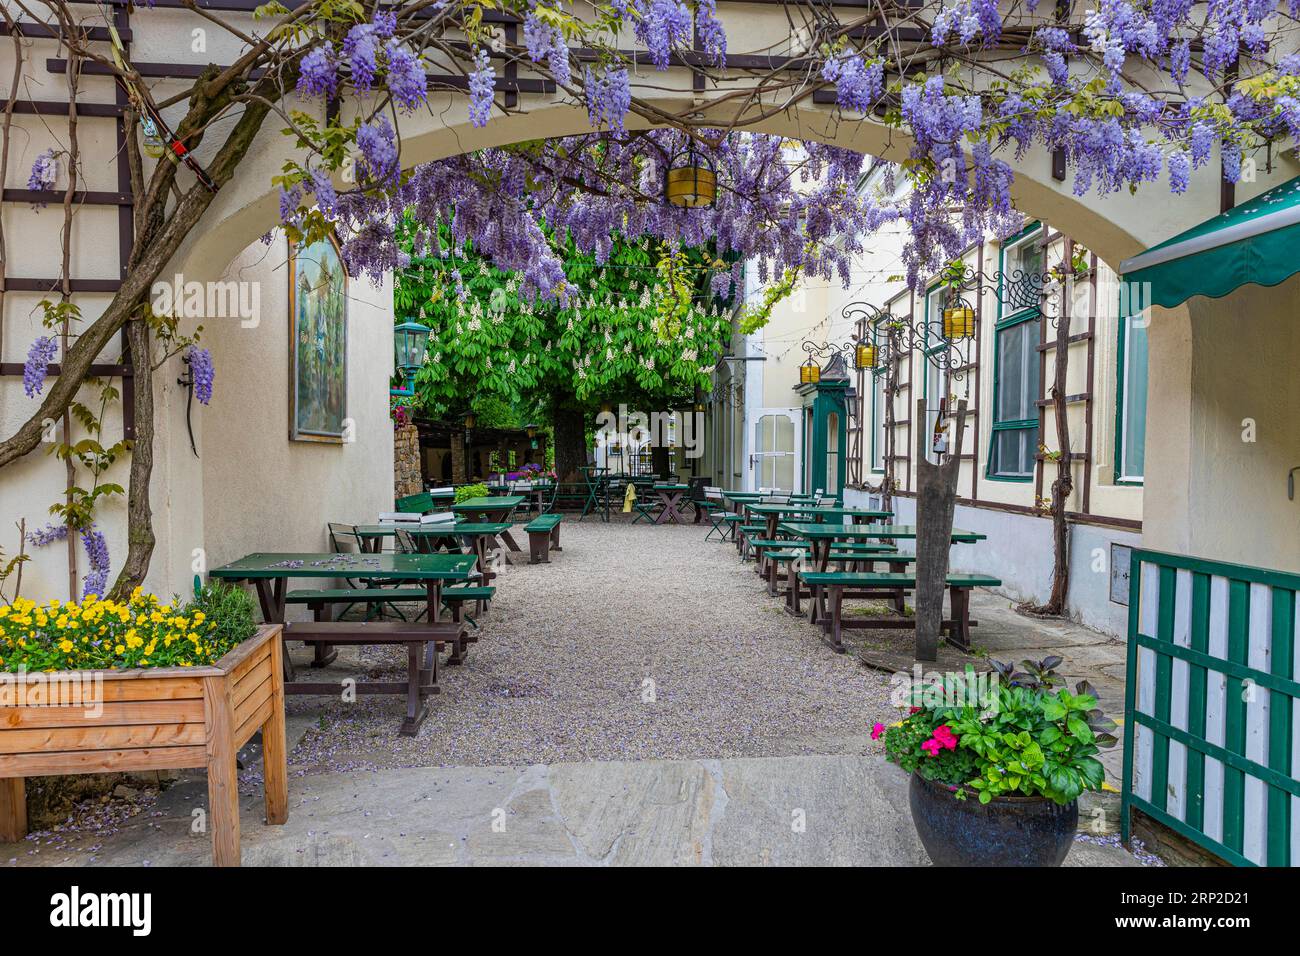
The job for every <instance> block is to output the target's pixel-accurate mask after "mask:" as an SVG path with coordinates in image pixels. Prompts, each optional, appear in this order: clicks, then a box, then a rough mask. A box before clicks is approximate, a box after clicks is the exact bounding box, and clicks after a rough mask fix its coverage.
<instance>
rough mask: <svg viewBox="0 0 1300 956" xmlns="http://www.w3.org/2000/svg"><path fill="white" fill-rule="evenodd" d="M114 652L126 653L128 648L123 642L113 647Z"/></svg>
mask: <svg viewBox="0 0 1300 956" xmlns="http://www.w3.org/2000/svg"><path fill="white" fill-rule="evenodd" d="M113 653H114V654H125V653H126V648H125V647H123V646H122V645H121V644H118V645H117V646H116V647H115V648H113Z"/></svg>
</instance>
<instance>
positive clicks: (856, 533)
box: [779, 521, 988, 624]
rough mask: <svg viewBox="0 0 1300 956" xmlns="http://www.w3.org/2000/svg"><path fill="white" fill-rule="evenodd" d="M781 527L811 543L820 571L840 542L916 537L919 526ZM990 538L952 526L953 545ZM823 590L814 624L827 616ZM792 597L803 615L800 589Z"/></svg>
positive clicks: (815, 599)
mask: <svg viewBox="0 0 1300 956" xmlns="http://www.w3.org/2000/svg"><path fill="white" fill-rule="evenodd" d="M779 527H780V529H781V530H782V531H784V532H786V533H787V534H789V535H792V536H794V537H797V538H803V539H804V540H806V541H807V542H808V544H809V547H810V549H811V551H812V562H811V564H812V570H813V571H817V572H824V571H825V570H826V566H827V564H829V563H830V553H831V549H832V547H833V546H834V544H835V542H836V541H866V540H869V539H872V538H876V539H880V540H885V541H905V540H910V539H915V538H916V525H911V524H886V525H875V524H870V525H859V524H830V523H827V522H823V523H811V522H806V521H783V522H781V523H780V525H779ZM987 537H988V535H985V534H980V533H979V532H977V531H962V530H961V529H960V528H953V529H952V542H953V544H973V543H975V542H976V541H983V540H984V539H985V538H987ZM822 592H823V589H822V588H820V587H816V588H814V589H813V595H812V610H811V616H810V618H809V620H810V621H811V622H812V623H814V624H816V623H819V622H820V621H822V620H823V619H824V618H825V605H824V602H823V598H824V594H823V593H822ZM892 595H893V596H894V597H895V599H896V602H897V604H898V607H899V609H900V610H901V609H902V592H901V590H899V589H894V591H893V592H892ZM866 596H876V595H866ZM792 598H793V599H792V602H791V608H792V613H794V614H799V613H800V610H799V593H798V590H797V589H796V591H795V593H794V594H793V596H792Z"/></svg>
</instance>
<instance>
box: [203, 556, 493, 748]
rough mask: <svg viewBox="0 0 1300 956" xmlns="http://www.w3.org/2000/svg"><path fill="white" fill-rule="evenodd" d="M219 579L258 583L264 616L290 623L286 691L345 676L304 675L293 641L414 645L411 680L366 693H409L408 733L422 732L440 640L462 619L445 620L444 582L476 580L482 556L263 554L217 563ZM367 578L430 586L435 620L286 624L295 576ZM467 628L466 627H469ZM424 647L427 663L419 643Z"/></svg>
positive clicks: (327, 690)
mask: <svg viewBox="0 0 1300 956" xmlns="http://www.w3.org/2000/svg"><path fill="white" fill-rule="evenodd" d="M209 574H210V576H211V577H213V578H221V579H224V580H227V581H251V582H252V583H253V585H254V587H255V588H256V589H257V598H258V601H259V603H260V604H261V606H262V619H263V620H264V621H265V622H266V623H268V624H283V625H284V642H283V643H282V647H283V648H284V676H285V684H284V691H285V693H286V694H327V695H334V694H337V693H338V692H339V686H340V685H339V684H338V682H324V683H321V682H311V681H299V680H297V679H296V675H295V673H294V668H293V663H292V661H290V659H289V652H288V641H291V640H294V639H295V634H297V635H301V636H298V637H297V638H296V639H297V640H308V639H310V642H312V643H321V642H323V643H333V644H383V645H388V644H394V643H402V644H406V646H407V678H406V680H405V681H362V682H358V683H357V684H356V692H357V693H359V694H405V695H406V720H405V721H403V723H402V727H401V732H402V733H403V734H407V735H411V734H414V733H415V732H416V731H417V730H418V729H419V727H420V724H421V723H423V722H424V718H425V717H427V716H428V704H427V701H426V698H427V697H429V696H431V695H433V694H436V693H438V692H439V688H438V654H437V643H436V642H437V640H439V639H442V638H444V637H445V636H446V635H448V633H449V631H450V630H452V629H456V628H457V627H458V625H454V624H450V623H448V622H444V621H442V620H440V616H441V608H442V585H443V583H444V582H447V581H468V580H469V579H470V578H471V577H472V576H473V574H474V558H473V556H471V555H467V554H329V553H326V554H312V553H304V554H284V553H267V552H258V553H255V554H249V555H245V556H244V557H242V558H240V559H239V560H238V561H234V562H231V563H230V564H227V565H223V566H222V567H219V568H214V569H213V570H212V571H211V572H209ZM340 577H343V578H348V577H353V578H364V579H366V580H367V581H371V582H373V581H392V582H394V583H397V582H410V581H418V582H421V583H423V584H424V587H425V601H426V607H427V620H426V621H423V622H420V621H402V622H400V623H399V622H393V621H382V622H375V621H328V620H326V621H308V622H303V623H292V624H291V623H286V622H285V619H284V605H285V597H286V594H287V586H288V582H289V579H290V578H340ZM462 629H463V628H462ZM421 645H423V646H424V649H425V652H424V660H423V663H421V660H420V653H419V648H420V646H421Z"/></svg>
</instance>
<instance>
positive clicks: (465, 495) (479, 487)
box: [456, 482, 488, 504]
mask: <svg viewBox="0 0 1300 956" xmlns="http://www.w3.org/2000/svg"><path fill="white" fill-rule="evenodd" d="M487 495H488V486H487V485H485V484H484V483H483V482H479V483H478V484H476V485H461V486H460V487H459V488H457V489H456V504H460V503H461V502H462V501H468V500H469V499H470V498H486V497H487Z"/></svg>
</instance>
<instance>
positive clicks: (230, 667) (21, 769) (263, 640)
mask: <svg viewBox="0 0 1300 956" xmlns="http://www.w3.org/2000/svg"><path fill="white" fill-rule="evenodd" d="M280 632H281V626H280V625H279V624H264V625H262V626H260V627H259V628H258V629H257V633H256V634H255V635H253V636H252V637H250V638H249V639H248V640H246V641H244V642H243V643H242V644H240V645H239V646H238V647H236V648H234V649H233V650H231V651H230V652H229V653H228V654H226V655H225V656H224V657H222V658H221V660H219V661H217V662H216V663H215V664H212V665H210V666H207V667H157V668H142V669H137V670H122V671H114V670H101V671H78V672H75V673H74V674H72V675H70V676H72V677H73V678H74V679H76V680H78V681H80V686H81V687H82V688H85V687H93V688H95V689H94V690H93V691H91V692H90V693H89V694H88V695H84V696H89V697H90V698H91V699H92V700H93V705H92V704H87V703H78V704H76V705H74V706H67V705H66V703H65V704H64V705H63V706H52V705H51V704H52V703H54V704H58V703H59V702H58V701H54V702H51V701H49V700H48V697H49V696H50V692H49V684H48V679H49V678H50V677H57V676H61V675H44V674H42V675H28V676H26V677H25V678H23V680H22V681H21V682H20V681H19V680H18V679H17V675H8V676H10V677H13V678H14V679H13V680H10V681H8V682H0V843H5V842H13V841H17V840H21V839H22V838H23V837H24V836H25V835H26V833H27V806H26V798H25V795H24V788H23V778H24V777H36V776H47V775H53V774H71V773H113V772H120V771H131V770H175V769H180V768H187V767H205V768H206V769H207V771H208V827H209V829H210V830H211V832H212V859H213V862H214V863H215V864H216V865H217V866H238V865H239V787H238V777H237V773H236V766H235V754H236V753H237V752H238V751H239V748H240V747H242V746H243V745H244V744H246V743H247V742H248V740H249V738H250V737H252V736H253V734H254V733H256V732H257V731H258V730H261V731H262V749H263V760H264V764H265V767H264V789H265V792H266V822H267V823H284V822H285V820H287V819H288V816H289V792H288V790H289V788H288V772H287V767H286V762H285V761H286V757H287V754H286V753H285V736H284V661H283V658H282V656H281V654H282V651H281V637H280Z"/></svg>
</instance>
